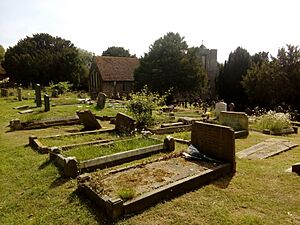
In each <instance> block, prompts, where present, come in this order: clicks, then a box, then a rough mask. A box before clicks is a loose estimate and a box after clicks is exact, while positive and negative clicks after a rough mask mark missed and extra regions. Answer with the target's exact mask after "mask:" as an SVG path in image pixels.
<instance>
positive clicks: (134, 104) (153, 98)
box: [126, 86, 165, 128]
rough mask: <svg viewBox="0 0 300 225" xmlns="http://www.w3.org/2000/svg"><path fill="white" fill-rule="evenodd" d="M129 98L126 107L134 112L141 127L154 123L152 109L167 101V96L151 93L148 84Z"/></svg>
mask: <svg viewBox="0 0 300 225" xmlns="http://www.w3.org/2000/svg"><path fill="white" fill-rule="evenodd" d="M129 98H130V100H128V101H127V102H126V108H127V109H128V111H129V112H131V113H132V115H133V117H134V118H135V120H136V121H137V126H138V127H139V128H143V127H145V126H149V125H152V124H153V122H154V118H153V116H152V111H153V110H154V109H156V108H157V107H158V106H159V105H163V104H164V102H165V96H163V97H161V96H160V95H158V94H156V93H151V92H150V91H149V90H148V88H147V86H145V87H144V88H143V89H142V90H141V91H140V92H136V93H131V94H130V95H129Z"/></svg>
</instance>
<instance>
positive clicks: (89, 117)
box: [76, 109, 101, 130]
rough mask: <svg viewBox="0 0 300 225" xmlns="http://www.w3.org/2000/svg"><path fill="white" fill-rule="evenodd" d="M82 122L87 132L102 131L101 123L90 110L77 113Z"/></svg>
mask: <svg viewBox="0 0 300 225" xmlns="http://www.w3.org/2000/svg"><path fill="white" fill-rule="evenodd" d="M76 114H77V116H78V117H79V120H80V122H81V123H82V124H83V126H84V129H85V130H96V129H101V125H100V123H99V122H98V121H97V119H96V117H95V116H94V114H93V113H92V112H91V111H90V110H88V109H87V110H81V111H77V112H76Z"/></svg>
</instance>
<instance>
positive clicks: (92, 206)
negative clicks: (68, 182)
mask: <svg viewBox="0 0 300 225" xmlns="http://www.w3.org/2000/svg"><path fill="white" fill-rule="evenodd" d="M76 199H79V201H80V203H81V204H82V205H84V206H85V207H86V208H87V209H88V210H89V212H90V213H91V214H92V215H94V218H95V220H96V221H97V222H98V224H103V225H106V224H115V223H114V222H113V221H111V220H110V219H109V218H108V217H107V216H106V215H105V214H104V212H103V211H101V209H100V208H99V206H98V205H97V204H96V203H94V202H92V201H91V200H89V199H88V198H87V197H86V196H85V195H84V194H83V193H81V192H80V191H79V189H78V188H77V189H76V190H75V191H74V192H72V193H71V194H70V196H69V198H68V200H69V203H72V202H74V201H76Z"/></svg>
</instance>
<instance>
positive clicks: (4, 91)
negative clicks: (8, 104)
mask: <svg viewBox="0 0 300 225" xmlns="http://www.w3.org/2000/svg"><path fill="white" fill-rule="evenodd" d="M1 97H8V89H6V88H1Z"/></svg>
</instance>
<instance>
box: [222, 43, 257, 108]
mask: <svg viewBox="0 0 300 225" xmlns="http://www.w3.org/2000/svg"><path fill="white" fill-rule="evenodd" d="M250 66H251V56H250V54H249V53H248V51H247V50H246V49H243V48H241V47H238V48H237V49H236V50H235V51H234V52H231V53H230V54H229V57H228V61H227V62H225V64H224V68H222V69H221V70H220V71H221V73H220V77H219V82H218V84H219V90H220V93H219V94H220V97H221V98H223V99H224V100H225V101H226V102H233V103H235V104H236V105H237V106H239V105H243V104H245V103H246V101H247V95H246V93H245V92H244V89H243V87H242V85H241V81H242V79H243V76H245V75H246V73H247V70H248V69H249V68H250Z"/></svg>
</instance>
